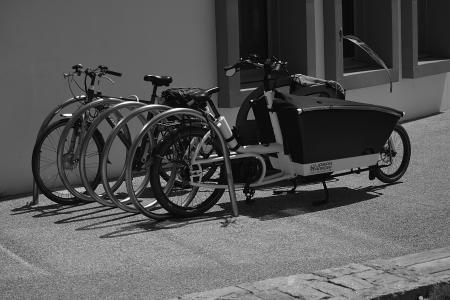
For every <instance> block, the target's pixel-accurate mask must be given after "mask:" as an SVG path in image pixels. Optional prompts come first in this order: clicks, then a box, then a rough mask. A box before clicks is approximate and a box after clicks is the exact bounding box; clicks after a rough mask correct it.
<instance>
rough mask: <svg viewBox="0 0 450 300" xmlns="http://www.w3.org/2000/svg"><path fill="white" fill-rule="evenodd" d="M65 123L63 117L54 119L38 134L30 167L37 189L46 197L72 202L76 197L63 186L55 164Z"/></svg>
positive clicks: (64, 202) (61, 201) (66, 202)
mask: <svg viewBox="0 0 450 300" xmlns="http://www.w3.org/2000/svg"><path fill="white" fill-rule="evenodd" d="M66 123H67V120H65V119H62V120H59V121H56V122H54V123H52V124H50V125H49V126H48V128H47V129H46V130H45V131H44V132H43V134H42V135H40V138H39V139H38V140H37V141H36V145H35V147H34V149H33V157H32V169H33V176H34V178H35V181H36V183H37V185H38V187H39V189H40V190H41V191H42V193H43V194H44V195H45V196H46V197H47V198H49V199H50V200H52V201H54V202H56V203H60V204H74V203H77V199H76V198H75V197H74V196H73V195H72V194H71V193H70V192H69V191H68V190H67V189H66V188H65V186H64V184H63V182H62V180H61V178H60V176H59V174H58V166H57V147H58V141H59V138H60V136H61V133H62V131H63V128H64V126H65V124H66Z"/></svg>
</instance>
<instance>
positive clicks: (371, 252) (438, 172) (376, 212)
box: [0, 112, 450, 299]
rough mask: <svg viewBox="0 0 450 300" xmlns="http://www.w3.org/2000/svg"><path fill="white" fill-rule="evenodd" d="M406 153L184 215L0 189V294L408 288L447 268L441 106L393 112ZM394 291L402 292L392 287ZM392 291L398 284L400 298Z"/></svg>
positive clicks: (344, 293) (449, 167)
mask: <svg viewBox="0 0 450 300" xmlns="http://www.w3.org/2000/svg"><path fill="white" fill-rule="evenodd" d="M405 128H406V130H407V131H408V133H409V135H410V138H411V142H412V158H411V164H410V167H409V169H408V171H407V173H406V174H405V176H404V178H402V180H401V181H400V182H399V183H397V184H393V185H385V184H382V183H380V182H379V181H377V180H375V181H369V180H368V178H367V174H360V175H351V176H345V177H342V178H341V179H340V180H339V181H337V182H331V183H330V184H329V187H330V194H331V199H330V202H329V203H328V204H326V205H324V206H322V207H313V206H312V202H313V201H314V200H317V199H320V198H321V197H323V191H322V190H321V185H311V186H304V187H299V190H300V192H299V193H298V194H295V195H290V196H274V195H273V194H272V191H271V190H269V189H267V190H262V191H257V193H256V195H255V200H256V201H255V203H254V204H253V205H246V204H245V203H244V201H243V199H244V197H243V195H242V193H241V192H240V191H238V200H239V209H240V216H239V217H237V218H235V219H232V220H231V222H230V218H229V217H230V214H231V207H230V205H229V201H228V197H227V196H224V197H223V199H222V200H221V201H220V202H219V204H218V205H216V206H215V207H214V208H213V209H212V210H211V212H208V213H206V214H205V215H204V216H201V217H198V218H195V219H180V220H166V221H154V220H150V219H147V218H145V217H143V216H141V215H133V214H129V213H125V212H122V211H120V210H118V209H112V208H106V207H103V206H101V205H99V204H96V203H92V204H85V205H80V206H75V207H69V206H58V205H55V204H54V203H52V202H50V201H49V200H48V199H45V197H43V196H41V197H40V202H39V205H37V206H36V207H33V208H32V209H27V208H25V207H24V205H25V204H26V203H27V202H29V201H30V200H31V197H29V196H28V197H21V198H17V199H9V200H7V199H3V200H0V220H1V223H0V224H1V226H0V299H172V298H177V297H178V298H181V299H352V298H355V299H360V298H376V297H379V298H380V299H389V297H391V296H393V295H394V294H395V295H396V296H397V297H400V298H398V299H418V297H419V296H426V295H427V293H428V292H429V289H430V288H431V286H434V285H435V284H437V283H441V284H443V283H446V282H448V263H449V260H450V258H449V256H450V255H449V247H450V230H449V228H450V206H449V203H450V200H449V194H450V193H449V192H450V180H449V178H450V148H449V145H450V112H445V113H442V114H438V115H435V116H431V117H428V118H424V119H420V120H416V121H412V122H408V123H406V124H405ZM402 295H403V296H402ZM401 297H403V298H401Z"/></svg>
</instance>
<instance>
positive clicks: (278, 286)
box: [174, 247, 450, 300]
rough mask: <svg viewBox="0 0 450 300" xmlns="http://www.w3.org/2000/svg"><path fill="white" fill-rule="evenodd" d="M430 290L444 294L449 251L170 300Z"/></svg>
mask: <svg viewBox="0 0 450 300" xmlns="http://www.w3.org/2000/svg"><path fill="white" fill-rule="evenodd" d="M436 286H439V287H446V288H448V290H449V291H450V247H445V248H439V249H434V250H430V251H426V252H421V253H416V254H411V255H406V256H401V257H396V258H393V259H378V260H371V261H367V262H365V263H361V264H356V263H353V264H349V265H346V266H342V267H337V268H331V269H325V270H320V271H317V272H313V273H310V274H297V275H292V276H287V277H277V278H272V279H266V280H262V281H257V282H253V283H243V284H238V285H236V286H230V287H225V288H221V289H215V290H211V291H206V292H200V293H193V294H188V295H184V296H181V297H178V298H174V299H179V300H204V299H246V300H250V299H254V300H257V299H259V300H260V299H265V300H268V299H279V300H292V299H333V300H338V299H392V298H395V299H401V300H403V299H405V300H406V299H419V297H421V296H422V297H424V298H425V297H428V296H429V294H430V292H431V291H432V289H433V288H434V287H436ZM449 296H450V295H449Z"/></svg>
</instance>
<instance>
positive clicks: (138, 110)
mask: <svg viewBox="0 0 450 300" xmlns="http://www.w3.org/2000/svg"><path fill="white" fill-rule="evenodd" d="M133 106H135V107H138V108H136V109H134V110H132V111H131V112H130V114H129V115H127V116H126V117H124V118H122V119H121V120H120V121H119V122H118V123H117V124H116V126H114V129H113V130H112V131H111V132H110V134H109V135H108V138H107V139H106V141H105V145H104V148H103V151H102V155H101V157H102V161H101V166H100V168H101V177H102V183H103V186H104V188H105V192H106V194H107V195H108V196H109V197H110V198H111V199H115V196H114V195H113V194H112V191H111V189H109V184H108V180H107V166H108V158H107V154H108V153H107V152H109V150H110V148H111V146H112V143H113V142H114V140H115V137H116V136H117V133H118V132H119V131H120V130H121V129H122V128H123V127H125V126H126V125H127V123H128V121H130V120H131V119H133V118H135V117H139V116H141V115H142V114H143V113H146V112H152V111H162V110H169V109H171V107H170V106H166V105H160V104H150V105H146V104H144V103H142V102H133V103H131V102H124V103H120V104H117V105H115V106H113V107H112V108H116V109H120V108H127V107H133ZM139 106H141V107H139ZM145 121H147V120H145ZM143 123H144V124H145V122H143ZM149 142H150V143H151V141H149ZM151 146H153V145H151ZM127 156H128V155H127ZM127 159H128V157H127ZM126 165H127V162H125V166H126ZM128 200H130V197H127V198H126V199H123V200H121V201H114V200H113V201H114V203H115V204H116V205H117V207H119V208H121V209H122V210H125V211H128V212H132V213H138V212H139V210H138V209H137V208H135V207H134V206H133V207H132V206H129V205H127V204H125V203H123V202H126V201H128Z"/></svg>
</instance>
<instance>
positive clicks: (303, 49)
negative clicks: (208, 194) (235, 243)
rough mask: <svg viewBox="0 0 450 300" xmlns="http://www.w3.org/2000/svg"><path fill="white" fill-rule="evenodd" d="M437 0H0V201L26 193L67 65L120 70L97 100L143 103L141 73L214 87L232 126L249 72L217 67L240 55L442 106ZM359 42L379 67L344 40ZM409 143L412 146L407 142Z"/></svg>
mask: <svg viewBox="0 0 450 300" xmlns="http://www.w3.org/2000/svg"><path fill="white" fill-rule="evenodd" d="M448 6H450V3H448V1H445V0H403V1H401V0H358V1H356V0H267V1H265V0H240V1H239V0H215V1H213V0H189V1H182V0H151V1H148V0H147V1H146V0H133V1H128V2H123V1H118V0H98V1H87V0H79V1H58V0H43V1H26V0H16V1H2V2H1V4H0V20H1V21H0V23H1V25H0V41H1V47H0V61H1V64H0V65H1V66H2V72H0V77H1V80H0V84H1V92H2V109H1V110H0V134H1V137H2V138H3V143H2V145H3V147H1V148H0V153H1V155H0V165H1V166H2V173H1V175H0V199H1V198H3V197H7V196H11V195H17V194H24V193H29V192H31V190H32V174H31V153H32V148H33V145H34V142H35V138H36V134H37V130H38V129H39V126H40V124H41V122H42V120H43V118H44V117H45V116H46V114H47V113H48V112H49V111H50V110H51V109H52V108H53V107H54V106H56V105H58V104H60V103H62V102H63V101H64V100H65V99H67V98H69V97H71V95H70V93H69V91H68V89H67V85H66V83H65V81H64V79H63V77H62V74H63V73H64V72H68V71H70V67H71V66H72V65H74V64H77V63H81V64H83V65H84V66H86V67H87V66H96V65H99V64H103V65H107V66H109V67H110V68H111V69H113V70H117V71H119V72H122V73H123V77H121V78H117V79H116V80H115V81H116V82H115V84H113V85H109V84H106V83H104V85H103V89H104V92H105V93H106V94H108V95H117V96H127V95H131V94H135V95H138V96H139V97H141V98H149V95H150V93H151V87H150V85H149V84H148V83H147V82H144V81H143V80H142V78H143V76H144V75H145V74H159V75H171V76H173V78H174V82H173V84H172V86H183V87H185V86H190V87H193V86H196V87H203V88H209V87H212V86H216V85H219V86H220V88H221V92H220V95H219V97H218V98H217V101H218V104H219V107H220V109H221V111H222V112H223V113H224V114H225V115H226V116H227V117H228V118H229V120H230V123H231V124H232V123H234V120H235V115H236V112H237V109H238V106H239V104H240V103H241V102H242V100H243V99H244V98H245V96H246V95H248V93H249V91H250V90H251V88H252V87H253V86H254V85H255V76H257V75H254V74H248V73H247V74H242V76H235V77H233V78H232V79H228V78H225V76H224V75H223V72H222V68H223V66H225V65H228V64H231V63H233V62H235V61H236V60H237V59H238V58H239V57H241V56H245V55H247V54H248V53H249V52H259V54H260V55H262V56H264V55H275V56H277V57H278V58H280V59H283V60H287V61H288V62H289V68H290V71H291V72H292V73H304V74H308V75H312V76H317V77H321V78H326V79H333V80H338V81H340V82H341V83H343V84H344V87H345V88H346V89H347V98H348V99H351V100H357V101H362V102H368V103H374V104H380V105H385V106H390V107H394V108H397V109H400V110H403V111H405V112H406V115H407V117H406V118H407V119H414V118H418V117H423V116H427V115H431V114H434V113H438V112H440V111H443V110H447V109H448V108H449V107H450V78H449V76H448V73H447V72H448V71H450V63H449V62H450V39H448V38H446V37H442V36H439V35H438V32H442V30H440V31H439V29H440V28H448V24H446V23H447V22H450V20H449V19H448V18H446V16H445V15H444V13H445V12H446V11H448V8H449V7H448ZM347 34H352V35H356V36H358V37H360V38H361V39H363V40H364V41H365V42H367V44H369V46H371V47H372V48H373V49H374V50H375V51H376V52H377V53H378V54H379V55H380V56H381V57H382V58H383V60H384V61H385V62H386V64H387V66H388V67H389V68H390V69H391V74H392V80H393V91H392V93H390V91H389V79H388V78H387V77H386V73H385V72H384V71H382V70H380V69H379V68H378V67H376V66H374V65H373V63H371V62H370V60H368V59H367V58H366V57H364V54H362V53H361V52H360V51H358V50H357V49H355V48H354V47H352V46H351V45H350V46H348V45H345V42H344V41H343V39H342V38H341V37H342V36H343V35H347ZM412 142H414V141H412Z"/></svg>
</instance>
